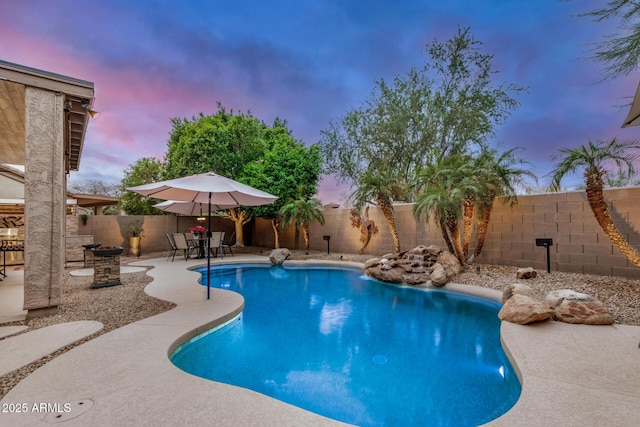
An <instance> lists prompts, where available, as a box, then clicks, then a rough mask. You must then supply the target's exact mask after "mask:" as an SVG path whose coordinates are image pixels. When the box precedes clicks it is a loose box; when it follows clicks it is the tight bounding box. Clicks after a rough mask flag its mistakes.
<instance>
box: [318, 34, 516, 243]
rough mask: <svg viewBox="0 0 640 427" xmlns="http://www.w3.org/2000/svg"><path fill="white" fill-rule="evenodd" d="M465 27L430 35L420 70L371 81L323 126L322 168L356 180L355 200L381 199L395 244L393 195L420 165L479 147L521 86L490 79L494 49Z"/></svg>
mask: <svg viewBox="0 0 640 427" xmlns="http://www.w3.org/2000/svg"><path fill="white" fill-rule="evenodd" d="M480 46H481V43H480V42H478V41H476V40H475V39H474V38H473V37H472V36H471V34H470V30H469V29H468V28H467V29H464V30H462V29H459V30H458V33H457V34H456V35H455V36H454V37H453V38H452V39H451V40H448V41H447V42H445V43H440V42H438V41H437V40H434V41H433V42H432V43H430V44H428V45H427V47H426V53H427V54H428V56H429V59H428V61H427V62H426V65H425V66H424V68H423V69H421V70H416V69H412V70H410V71H409V73H408V74H407V76H406V77H395V78H394V79H393V82H392V83H391V84H387V83H386V82H385V81H384V80H381V81H379V82H378V83H377V84H376V88H375V89H374V91H373V93H372V95H371V97H370V99H369V100H367V101H366V102H365V104H364V105H363V106H362V107H359V108H356V109H354V110H352V111H350V112H348V113H347V114H346V115H345V116H344V117H343V118H342V119H340V121H339V122H338V123H331V124H330V126H329V129H328V130H326V131H324V132H322V140H321V146H322V149H323V157H324V159H325V165H326V171H327V173H333V174H335V175H336V176H337V177H338V179H339V180H340V181H341V182H343V183H347V184H350V185H351V186H352V188H355V190H354V191H353V193H352V195H351V200H352V201H353V202H354V203H355V205H356V207H360V206H364V205H366V204H367V203H370V204H375V205H378V206H380V208H381V209H382V211H383V214H384V217H385V220H386V221H387V224H388V225H389V229H390V231H391V234H392V236H393V239H394V248H395V250H396V251H399V250H400V242H399V241H398V238H397V231H396V228H395V221H394V217H393V203H395V202H398V201H406V202H411V201H413V200H414V198H415V194H414V192H413V191H412V190H411V189H412V188H416V187H415V186H413V184H414V183H415V181H416V177H417V173H418V170H419V167H420V166H421V165H424V164H426V163H427V162H429V161H433V160H435V161H436V162H438V161H440V160H442V159H444V158H445V157H447V156H449V155H458V154H465V153H469V152H471V151H472V149H478V148H482V147H484V146H485V145H486V141H487V138H488V137H489V136H492V135H493V134H494V131H495V127H496V126H497V125H499V124H501V123H502V122H503V121H504V120H505V119H506V118H507V117H508V116H509V115H510V112H511V110H512V109H513V108H515V107H516V106H517V104H518V103H517V101H516V100H515V99H514V98H512V97H511V95H510V93H519V92H521V91H523V90H524V89H522V88H520V87H517V86H515V85H508V86H505V85H500V84H496V83H494V81H493V79H494V75H495V72H494V71H493V70H492V68H491V59H492V56H491V55H488V54H483V53H481V52H480Z"/></svg>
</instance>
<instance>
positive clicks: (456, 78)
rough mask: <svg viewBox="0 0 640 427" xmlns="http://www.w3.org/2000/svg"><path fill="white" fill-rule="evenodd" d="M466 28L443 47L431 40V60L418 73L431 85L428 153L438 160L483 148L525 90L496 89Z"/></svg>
mask: <svg viewBox="0 0 640 427" xmlns="http://www.w3.org/2000/svg"><path fill="white" fill-rule="evenodd" d="M481 47H482V42H480V41H477V40H475V38H474V37H473V35H472V34H471V30H470V29H469V28H468V27H467V28H464V29H461V28H458V32H457V34H456V35H455V36H454V37H453V38H452V39H450V40H447V41H446V42H445V43H439V42H438V41H437V40H434V41H433V42H431V43H430V44H429V45H427V49H426V52H427V54H428V55H429V57H430V61H427V63H426V65H425V67H424V70H423V73H425V75H426V77H425V79H427V80H428V81H430V82H432V83H431V92H432V95H431V97H432V101H431V102H430V103H429V110H428V113H430V114H431V115H432V119H431V120H430V121H431V123H432V124H433V125H434V126H435V131H434V133H435V134H434V139H435V140H434V141H433V147H434V150H435V152H436V155H437V157H438V158H443V157H446V156H447V155H449V154H461V153H466V152H468V151H469V150H470V149H473V148H482V147H485V146H486V141H487V138H488V137H490V136H493V135H494V134H495V128H496V127H497V126H498V125H500V124H502V123H503V122H504V121H505V120H506V119H507V118H508V117H509V116H510V115H511V111H512V110H513V109H514V108H516V107H517V106H518V104H519V103H518V101H517V100H516V99H515V98H513V97H512V95H511V94H514V95H517V94H520V93H522V92H524V91H526V89H525V88H523V87H520V86H518V85H515V84H499V83H496V82H495V81H494V80H495V75H496V73H497V72H496V71H494V70H493V69H492V67H491V61H492V60H493V55H490V54H487V53H482V52H481Z"/></svg>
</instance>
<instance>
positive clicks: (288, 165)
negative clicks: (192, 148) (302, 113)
mask: <svg viewBox="0 0 640 427" xmlns="http://www.w3.org/2000/svg"><path fill="white" fill-rule="evenodd" d="M265 138H266V141H267V144H268V146H269V147H270V148H269V150H268V151H267V152H266V153H265V155H264V158H263V159H261V160H259V161H256V162H252V163H249V164H247V165H246V167H245V170H244V173H243V176H244V179H245V182H246V183H247V184H249V185H251V186H253V187H256V188H260V189H261V190H263V191H266V192H268V193H270V194H273V195H275V196H278V200H276V201H275V202H273V203H271V204H268V205H264V206H256V207H253V208H249V211H250V212H251V213H252V214H253V215H254V216H259V217H262V218H266V219H269V220H270V221H271V226H272V228H273V233H274V240H275V247H276V248H279V247H280V229H281V218H280V214H279V211H280V209H281V208H282V206H283V205H284V204H285V201H286V200H288V199H292V198H295V197H296V195H297V193H296V191H297V189H298V187H299V186H302V187H303V188H304V192H305V193H304V194H303V196H304V197H305V198H310V197H312V196H313V195H314V194H316V192H317V186H318V180H319V176H320V173H321V170H322V158H321V157H320V148H319V147H318V146H317V145H312V146H311V147H305V146H304V145H303V144H302V143H301V142H296V141H295V140H294V139H293V137H292V136H291V132H290V131H289V130H288V129H287V127H286V123H285V122H281V121H279V120H276V121H275V122H274V124H273V126H272V127H271V128H267V129H266V130H265ZM296 230H297V229H296ZM296 242H297V235H296Z"/></svg>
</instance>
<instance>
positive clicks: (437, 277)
mask: <svg viewBox="0 0 640 427" xmlns="http://www.w3.org/2000/svg"><path fill="white" fill-rule="evenodd" d="M431 283H432V284H433V286H436V287H438V288H440V287H442V286H444V285H446V284H447V271H446V270H445V268H444V266H443V265H442V264H434V265H433V270H432V271H431Z"/></svg>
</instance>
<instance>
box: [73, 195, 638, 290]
mask: <svg viewBox="0 0 640 427" xmlns="http://www.w3.org/2000/svg"><path fill="white" fill-rule="evenodd" d="M605 199H606V200H607V202H608V204H609V209H610V213H611V216H612V218H613V220H614V223H615V224H616V226H617V227H618V229H619V230H620V231H621V232H622V234H623V236H624V237H625V238H626V239H627V241H628V242H629V243H630V244H631V245H632V246H633V247H635V248H636V249H638V250H639V251H640V187H627V188H619V189H610V190H606V191H605ZM412 208H413V205H412V204H400V205H394V211H395V219H396V225H397V227H398V231H399V236H400V244H401V250H406V249H411V248H413V247H415V246H417V245H421V244H423V245H430V244H434V245H438V246H440V247H443V248H444V247H446V246H445V243H444V240H443V239H442V237H441V234H440V229H439V227H437V226H436V224H435V223H434V222H433V221H428V222H427V221H425V219H424V218H421V219H420V220H416V219H415V218H414V216H413V213H412ZM324 217H325V224H324V225H319V224H317V223H314V224H312V225H311V230H310V236H311V244H310V248H311V249H312V250H317V251H326V250H327V241H325V240H324V239H323V236H330V241H329V245H330V251H331V252H340V253H359V252H360V249H361V247H362V243H361V242H360V240H359V239H360V231H359V230H358V229H355V228H353V227H352V226H351V220H350V218H349V217H350V209H349V208H337V209H326V210H325V211H324ZM136 219H143V220H144V228H145V233H144V234H145V238H144V239H142V251H145V252H161V251H166V250H167V249H168V243H167V241H166V238H165V236H164V233H173V232H186V231H188V229H189V227H192V226H193V225H196V221H195V218H190V217H176V216H146V217H142V216H140V217H127V216H92V217H91V218H90V220H89V221H88V222H87V225H86V226H83V225H82V224H80V225H79V229H78V233H79V234H81V235H82V234H92V235H93V237H94V241H95V242H98V243H102V244H103V245H110V246H125V250H127V249H128V243H127V239H126V236H127V234H126V231H127V229H126V225H127V224H128V223H130V222H132V221H134V220H136ZM369 219H371V220H373V221H374V222H375V224H376V226H377V228H378V233H377V234H374V235H373V236H372V238H371V241H370V243H369V245H368V247H367V248H366V249H365V250H364V252H363V253H365V254H370V255H372V257H373V256H378V255H382V254H384V253H388V252H393V240H392V238H391V233H390V232H389V228H388V226H387V223H386V221H385V220H384V217H383V216H382V213H381V212H380V210H379V209H378V208H376V207H371V208H370V209H369ZM245 227H246V228H245V242H246V243H247V244H252V245H254V246H260V247H265V248H268V249H270V248H273V247H274V237H273V231H272V228H271V223H270V222H269V221H267V220H264V219H261V218H258V219H256V220H255V221H252V222H251V223H249V224H247V226H245ZM212 229H214V230H220V231H225V232H227V233H232V232H233V230H234V228H233V223H232V222H231V221H229V220H225V219H222V218H216V219H215V221H214V226H213V227H212ZM294 236H295V234H294V231H293V229H292V228H287V229H285V230H283V231H282V232H281V236H280V247H288V248H293V247H294V246H295V244H294ZM540 237H545V238H551V239H553V246H551V248H550V261H551V270H552V271H563V272H573V273H587V274H597V275H603V276H614V277H628V278H633V279H640V267H636V266H635V265H633V264H631V263H630V262H628V261H627V259H626V258H625V257H624V256H623V255H622V254H621V253H620V252H619V251H618V250H617V249H616V248H615V247H614V246H613V244H612V243H611V241H610V240H609V238H608V237H607V236H606V235H605V234H604V232H603V231H602V229H601V228H600V226H599V225H598V223H597V222H596V220H595V218H594V216H593V213H592V211H591V208H590V207H589V203H588V202H587V198H586V194H585V192H584V191H572V192H565V193H550V194H539V195H525V196H519V197H518V204H517V205H516V206H513V207H510V206H508V205H505V204H504V203H503V201H502V200H501V199H500V200H496V202H495V203H494V206H493V213H492V217H491V223H490V225H489V230H488V233H487V238H486V241H485V244H484V247H483V250H482V254H481V255H480V257H479V258H478V259H476V260H475V262H476V263H482V264H501V265H510V266H515V267H534V268H535V269H538V270H546V267H547V260H546V248H544V247H538V246H536V244H535V239H536V238H540ZM472 242H473V243H475V233H474V238H473V240H472ZM298 247H299V248H300V249H302V248H304V239H303V238H302V235H300V236H299V241H298ZM470 250H473V244H472V248H471V249H470Z"/></svg>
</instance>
